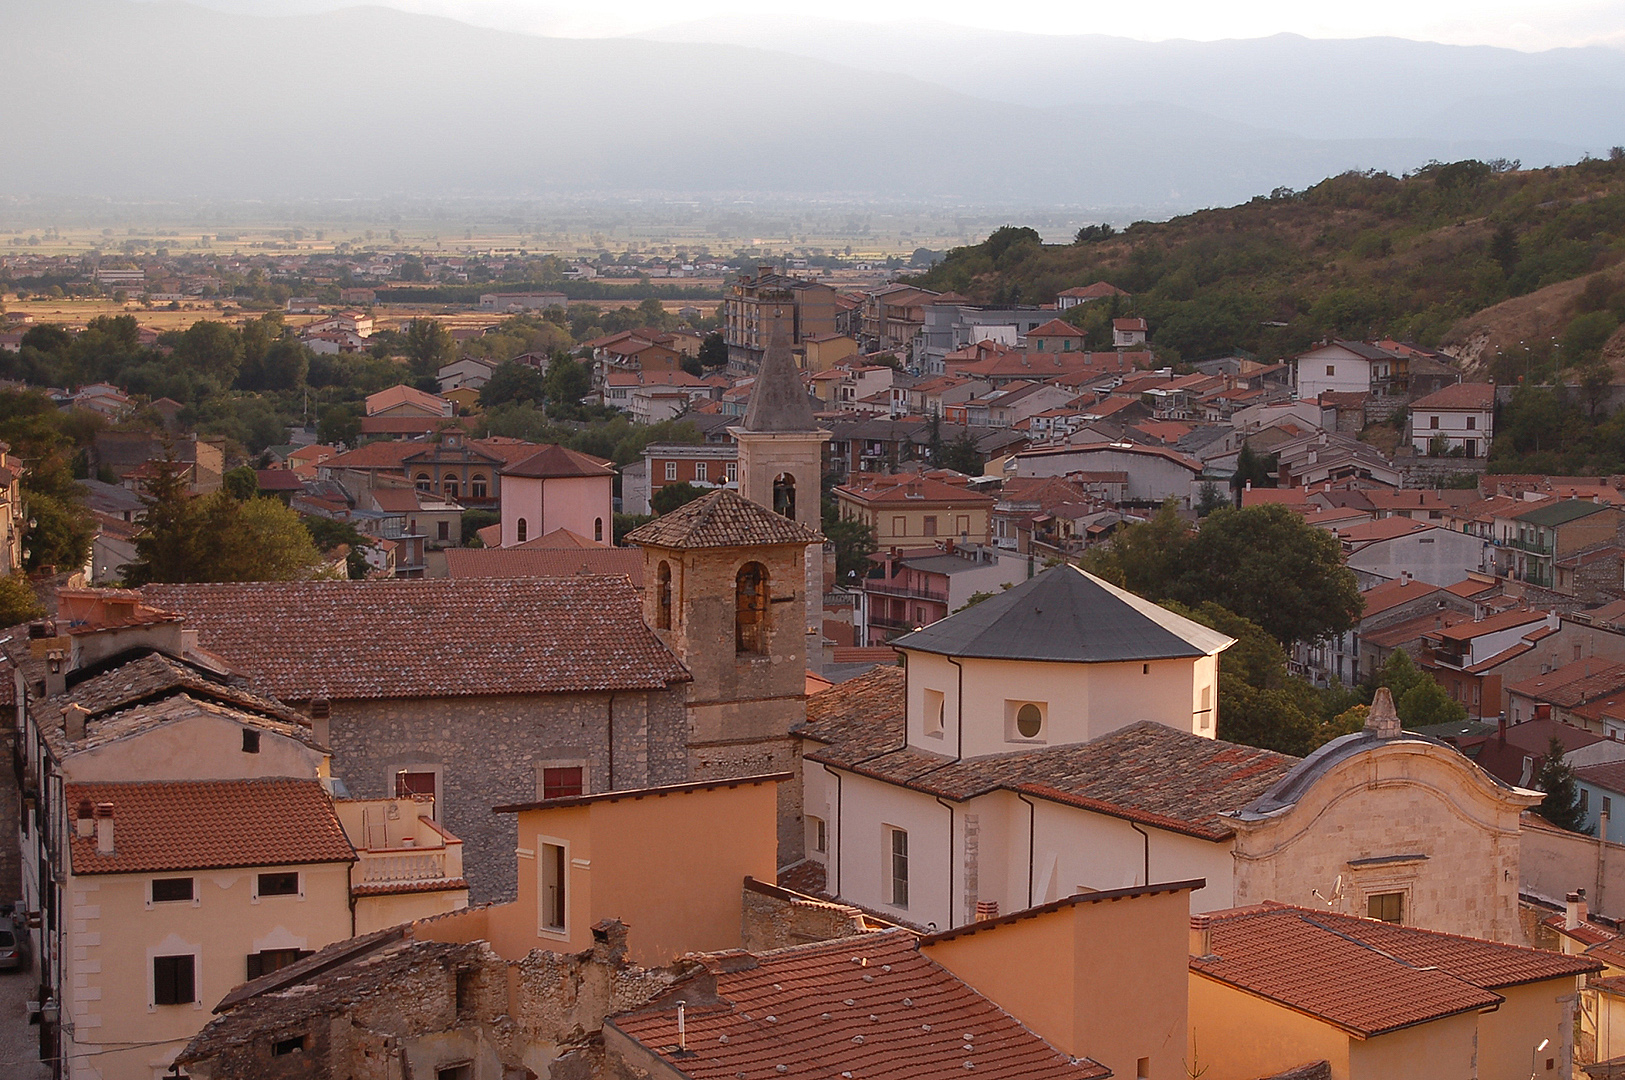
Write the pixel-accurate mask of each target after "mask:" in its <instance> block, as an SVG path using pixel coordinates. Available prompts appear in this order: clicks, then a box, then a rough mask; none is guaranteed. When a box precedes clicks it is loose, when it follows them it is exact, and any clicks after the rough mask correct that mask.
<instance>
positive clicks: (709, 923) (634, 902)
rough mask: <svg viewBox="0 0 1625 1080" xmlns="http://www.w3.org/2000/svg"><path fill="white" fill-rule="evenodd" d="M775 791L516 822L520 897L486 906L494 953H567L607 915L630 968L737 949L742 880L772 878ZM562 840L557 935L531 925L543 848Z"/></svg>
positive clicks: (738, 791) (536, 919) (743, 789)
mask: <svg viewBox="0 0 1625 1080" xmlns="http://www.w3.org/2000/svg"><path fill="white" fill-rule="evenodd" d="M777 787H778V785H776V784H772V783H754V784H751V783H747V784H740V785H738V786H735V787H717V788H706V789H701V790H697V791H686V792H673V793H668V794H664V795H646V796H640V797H631V796H629V797H626V798H620V799H616V800H613V801H611V800H603V801H598V802H591V803H587V804H585V805H580V806H565V807H555V808H548V809H538V810H526V811H524V812H522V813H520V815H519V849H518V856H519V893H518V898H517V900H516V901H515V902H514V903H512V904H505V905H502V906H500V907H495V908H491V909H489V911H490V915H489V921H490V941H491V944H492V946H493V947H494V948H495V949H496V950H497V952H499V953H500V954H501V955H503V956H507V957H510V958H514V957H519V956H523V955H525V953H527V952H529V951H530V950H531V949H538V948H540V949H551V950H554V951H556V952H578V951H581V950H583V949H587V948H590V947H591V945H592V926H593V924H594V923H596V922H599V921H600V920H602V919H608V918H617V919H620V920H621V921H622V922H624V923H626V924H627V925H628V926H629V927H630V928H631V932H630V934H629V935H628V939H627V940H628V947H629V951H630V953H631V958H632V960H634V961H635V962H637V963H640V964H646V965H653V964H666V963H669V962H670V961H671V960H672V959H673V958H674V957H677V956H680V955H682V954H683V953H685V952H700V951H708V950H717V949H735V948H738V947H739V945H740V941H741V921H742V917H743V912H742V907H741V904H742V901H741V886H742V884H743V882H744V879H745V878H746V877H747V876H748V877H755V878H757V879H758V880H761V881H772V880H774V874H775V871H776V865H777V855H778V838H777V828H778V825H777V814H778V801H777ZM560 842H563V844H564V846H565V850H566V858H567V873H568V879H567V884H566V889H565V924H566V926H565V932H564V933H562V934H560V933H553V932H548V931H547V930H545V929H544V928H543V927H542V926H541V925H540V923H541V919H540V914H541V913H540V911H539V910H538V896H539V888H538V864H537V859H536V853H537V851H538V845H539V844H542V843H560Z"/></svg>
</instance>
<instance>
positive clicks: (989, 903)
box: [976, 900, 999, 922]
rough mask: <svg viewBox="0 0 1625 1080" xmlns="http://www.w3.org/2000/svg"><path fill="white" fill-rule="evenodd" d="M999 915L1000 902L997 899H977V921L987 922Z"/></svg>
mask: <svg viewBox="0 0 1625 1080" xmlns="http://www.w3.org/2000/svg"><path fill="white" fill-rule="evenodd" d="M998 917H999V902H998V901H997V900H978V901H976V921H977V922H986V921H987V920H988V919H997V918H998Z"/></svg>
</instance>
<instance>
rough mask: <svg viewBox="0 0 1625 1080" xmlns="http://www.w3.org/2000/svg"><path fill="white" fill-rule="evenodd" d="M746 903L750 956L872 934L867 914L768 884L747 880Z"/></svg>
mask: <svg viewBox="0 0 1625 1080" xmlns="http://www.w3.org/2000/svg"><path fill="white" fill-rule="evenodd" d="M744 901H745V903H744V917H743V926H742V927H741V930H742V941H743V944H744V948H745V949H746V950H747V951H749V952H766V951H768V950H770V949H784V948H788V947H789V946H791V945H806V944H807V943H809V942H813V941H830V940H833V939H835V938H846V937H856V936H857V935H859V934H866V933H869V927H868V926H867V925H866V924H865V922H864V917H863V912H862V911H860V910H858V909H857V908H855V907H853V906H852V905H850V904H838V903H835V902H833V901H829V900H819V899H817V898H816V897H812V896H803V895H801V894H800V893H796V892H791V891H790V890H789V889H781V888H779V887H778V886H776V885H768V884H766V883H765V882H760V881H753V880H750V879H748V878H747V879H746V881H745V894H744Z"/></svg>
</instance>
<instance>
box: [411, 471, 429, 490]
mask: <svg viewBox="0 0 1625 1080" xmlns="http://www.w3.org/2000/svg"><path fill="white" fill-rule="evenodd" d="M412 479H413V482H414V483H416V484H417V489H418V490H419V491H433V490H434V481H433V480H432V479H430V478H429V474H428V473H426V472H420V473H418V474H417V475H416V476H415V477H413V478H412Z"/></svg>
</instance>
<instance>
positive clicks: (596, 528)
mask: <svg viewBox="0 0 1625 1080" xmlns="http://www.w3.org/2000/svg"><path fill="white" fill-rule="evenodd" d="M592 538H593V539H594V540H596V541H598V542H599V543H600V544H602V543H603V542H604V519H603V518H594V519H593V523H592Z"/></svg>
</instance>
